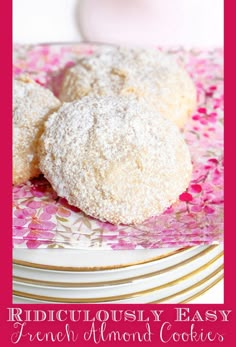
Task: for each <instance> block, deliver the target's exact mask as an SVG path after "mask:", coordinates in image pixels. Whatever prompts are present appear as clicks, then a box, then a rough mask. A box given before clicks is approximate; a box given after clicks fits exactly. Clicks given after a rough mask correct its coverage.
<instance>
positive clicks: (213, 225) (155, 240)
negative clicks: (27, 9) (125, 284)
mask: <svg viewBox="0 0 236 347" xmlns="http://www.w3.org/2000/svg"><path fill="white" fill-rule="evenodd" d="M94 50H96V46H95V45H89V44H64V45H63V44H62V45H59V44H56V45H37V46H29V45H15V47H14V65H13V73H14V75H15V76H17V75H19V74H22V73H28V74H29V75H30V76H31V77H32V78H33V79H34V80H35V81H36V82H38V83H39V84H41V85H45V86H47V87H49V88H51V89H52V90H53V91H54V93H55V94H56V95H57V93H58V86H59V85H60V79H61V77H62V75H63V71H64V69H65V68H67V67H68V66H72V65H73V64H75V62H76V60H77V59H78V57H81V56H82V55H89V54H92V53H93V51H94ZM168 52H169V53H170V54H173V55H174V56H175V57H176V58H177V59H178V60H179V61H180V62H181V63H182V64H184V65H185V67H186V69H187V70H188V72H189V73H190V75H191V76H192V78H193V80H194V82H195V85H196V88H197V94H198V108H197V110H196V112H195V113H194V114H193V115H192V117H191V118H190V119H189V121H188V123H187V125H186V127H185V129H184V137H185V139H186V141H187V143H188V145H189V148H190V151H191V155H192V161H193V177H192V181H191V183H190V185H189V187H188V189H187V190H186V191H185V192H183V193H182V194H181V195H180V197H179V199H178V201H177V202H176V203H175V204H173V205H172V206H171V207H170V208H168V209H167V210H166V211H165V212H164V213H163V214H162V215H160V216H158V217H152V218H150V219H148V220H147V221H145V222H144V223H142V224H141V225H136V226H126V225H119V226H117V225H112V224H110V223H104V222H100V221H98V220H96V219H93V218H91V217H89V216H86V215H85V214H84V213H83V212H82V211H80V210H79V209H77V208H75V207H73V206H70V205H69V204H68V203H67V201H66V200H65V199H64V198H61V197H58V196H57V194H56V193H55V192H54V191H53V189H52V187H51V186H50V184H49V183H48V182H47V181H46V179H44V178H43V176H42V177H39V178H37V179H34V180H32V181H30V182H27V183H26V184H23V185H19V186H14V187H13V245H14V247H27V248H83V249H90V248H100V249H101V248H102V249H114V250H116V249H141V248H159V247H185V246H192V245H203V244H212V243H220V242H222V241H223V198H224V193H223V102H224V98H223V51H222V49H212V50H206V49H204V50H188V51H187V50H183V49H180V48H171V49H168Z"/></svg>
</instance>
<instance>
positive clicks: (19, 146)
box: [13, 77, 60, 184]
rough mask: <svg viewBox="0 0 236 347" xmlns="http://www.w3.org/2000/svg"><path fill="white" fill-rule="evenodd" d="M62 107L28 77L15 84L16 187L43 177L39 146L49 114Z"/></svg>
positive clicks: (14, 162) (14, 167) (14, 165)
mask: <svg viewBox="0 0 236 347" xmlns="http://www.w3.org/2000/svg"><path fill="white" fill-rule="evenodd" d="M59 106H60V102H59V100H58V99H57V98H56V97H55V96H54V95H53V94H52V92H51V91H49V90H47V89H46V88H43V87H41V86H40V85H39V84H37V83H35V82H34V81H33V80H31V79H30V78H28V77H20V78H19V79H15V80H14V81H13V184H20V183H24V182H26V181H27V180H29V179H31V178H33V177H37V176H38V175H39V174H40V170H39V167H38V156H37V149H36V148H37V144H38V139H39V137H40V135H41V133H42V131H43V126H44V121H45V120H46V119H47V117H48V114H49V113H50V112H52V111H55V109H57V108H58V107H59Z"/></svg>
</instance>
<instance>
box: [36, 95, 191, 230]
mask: <svg viewBox="0 0 236 347" xmlns="http://www.w3.org/2000/svg"><path fill="white" fill-rule="evenodd" d="M39 156H40V169H41V170H42V172H43V173H44V175H45V177H46V178H47V179H48V180H49V182H50V183H51V184H52V186H53V188H54V189H55V190H56V192H57V193H58V195H59V196H61V197H65V198H66V199H67V200H68V202H69V203H70V204H71V205H75V206H77V207H78V208H80V209H81V210H82V211H84V212H85V213H87V214H88V215H90V216H93V217H95V218H98V219H100V220H102V221H109V222H111V223H114V224H119V223H124V224H132V223H139V222H142V221H144V220H145V219H147V218H148V217H150V216H153V215H158V214H160V213H162V212H163V211H164V210H165V209H166V208H167V207H168V206H170V204H171V203H173V202H174V201H176V199H177V198H178V196H179V194H180V193H182V192H183V191H184V190H185V189H186V187H187V186H188V183H189V181H190V177H191V171H192V165H191V160H190V154H189V150H188V147H187V145H186V143H185V141H184V140H183V137H182V135H181V133H180V131H179V129H178V128H177V127H176V126H175V125H174V124H172V122H170V121H169V120H167V119H165V118H164V117H162V116H160V115H159V114H158V113H155V112H152V111H150V110H148V109H147V107H146V105H145V103H144V102H142V101H137V100H136V99H135V98H134V97H132V96H128V97H84V98H82V99H81V100H79V101H74V102H71V103H65V104H64V105H63V106H61V107H60V108H59V110H58V111H57V112H55V113H54V114H52V115H51V116H50V117H49V119H48V120H47V122H46V123H45V132H44V133H43V135H42V137H41V139H40V146H39Z"/></svg>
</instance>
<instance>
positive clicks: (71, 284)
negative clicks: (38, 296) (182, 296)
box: [13, 245, 223, 288]
mask: <svg viewBox="0 0 236 347" xmlns="http://www.w3.org/2000/svg"><path fill="white" fill-rule="evenodd" d="M216 247H217V246H216V245H212V246H209V247H208V248H207V249H204V250H203V251H201V252H199V253H197V254H195V255H194V256H192V257H190V258H188V259H185V260H183V261H182V262H180V263H178V264H175V265H171V266H168V267H166V268H164V269H162V270H157V271H154V272H150V273H147V274H144V275H137V276H134V277H129V278H126V279H120V280H113V281H103V282H93V283H91V282H80V283H78V282H77V283H76V282H66V283H64V282H52V281H41V280H33V279H28V278H24V277H20V276H13V280H16V281H17V282H22V283H27V284H33V285H39V286H48V287H51V286H52V287H63V288H68V287H74V288H76V287H78V288H79V287H104V286H107V285H117V284H125V283H129V282H130V281H131V282H133V281H135V280H139V279H145V278H149V277H154V276H156V275H160V274H163V273H166V272H168V271H171V270H175V269H176V268H178V267H181V266H183V265H186V264H188V263H190V262H191V261H194V260H195V259H197V258H198V257H199V256H202V255H205V254H207V253H209V252H210V251H211V250H212V249H214V248H216ZM222 254H223V252H221V253H220V254H218V255H217V256H215V257H214V258H213V259H212V260H211V261H210V262H214V261H215V260H217V259H218V258H219V257H221V255H222ZM210 262H209V263H208V264H209V265H210Z"/></svg>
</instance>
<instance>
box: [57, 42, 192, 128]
mask: <svg viewBox="0 0 236 347" xmlns="http://www.w3.org/2000/svg"><path fill="white" fill-rule="evenodd" d="M127 94H134V95H135V96H136V97H137V98H138V99H142V98H143V99H145V100H146V101H147V102H148V104H149V106H150V108H151V109H153V110H154V111H157V112H158V113H159V114H162V115H163V116H164V117H166V118H168V119H170V120H171V121H173V122H174V123H175V124H176V125H177V126H178V127H180V128H181V127H183V126H184V124H185V123H186V121H187V119H188V117H189V115H191V114H192V112H193V110H194V108H195V105H196V90H195V86H194V84H193V82H192V80H191V79H190V77H189V75H188V73H187V72H186V71H185V70H184V69H183V68H182V67H181V66H180V65H178V64H177V63H176V61H175V60H174V59H173V58H172V57H171V56H169V55H167V54H165V53H163V52H160V51H157V50H144V49H128V48H120V47H106V46H104V47H102V48H100V49H98V51H97V52H96V53H95V54H94V55H92V56H88V57H84V58H82V59H80V60H79V61H78V63H77V64H76V65H75V66H74V67H71V68H69V69H68V70H67V71H66V72H65V75H64V78H63V81H62V85H61V90H60V95H59V98H60V99H61V100H62V101H73V100H77V99H80V98H82V97H83V96H86V95H90V96H116V95H127Z"/></svg>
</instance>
